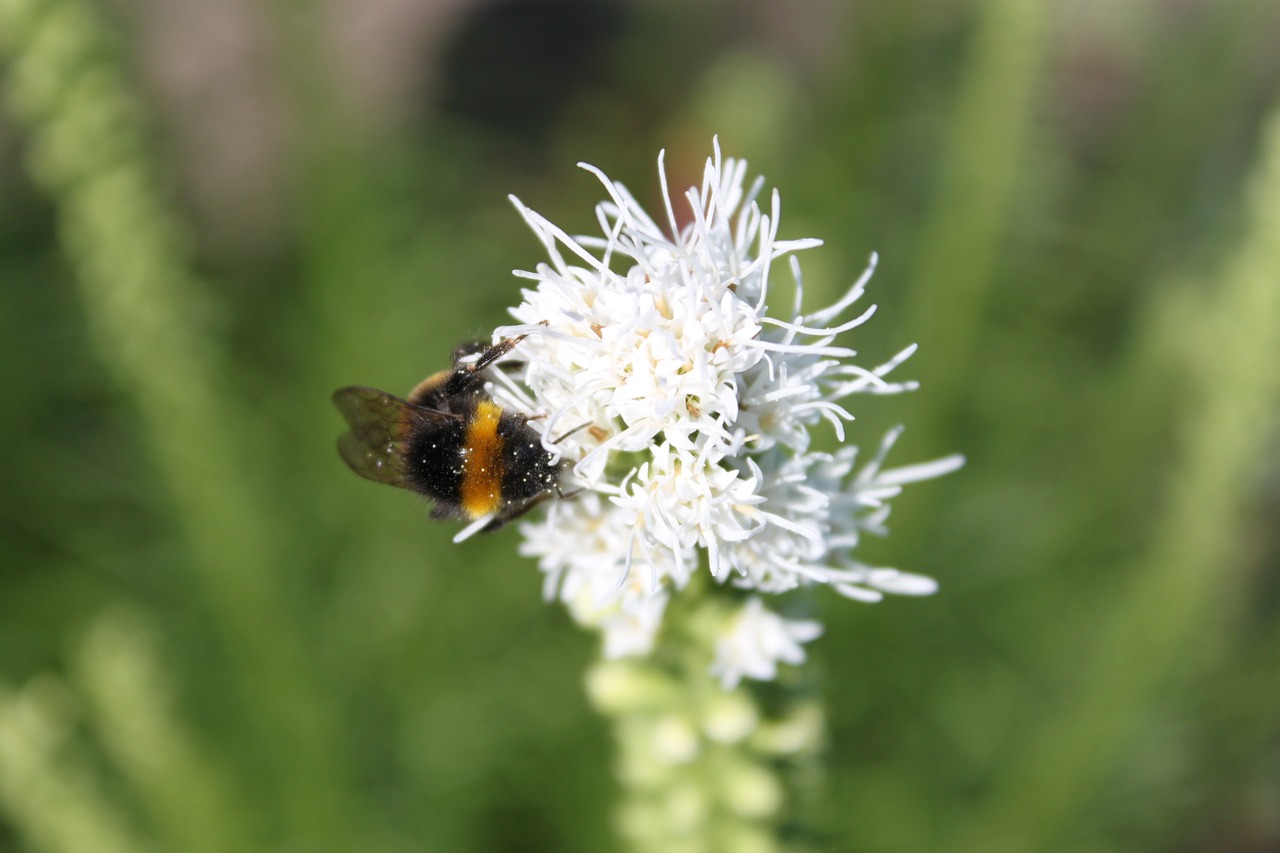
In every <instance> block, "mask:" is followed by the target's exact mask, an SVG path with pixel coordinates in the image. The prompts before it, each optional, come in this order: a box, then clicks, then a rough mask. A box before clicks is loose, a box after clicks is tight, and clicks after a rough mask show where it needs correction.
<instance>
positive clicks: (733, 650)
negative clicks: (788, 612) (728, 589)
mask: <svg viewBox="0 0 1280 853" xmlns="http://www.w3.org/2000/svg"><path fill="white" fill-rule="evenodd" d="M821 635H822V626H821V625H820V624H818V623H817V622H811V621H804V620H799V619H784V618H782V617H781V616H779V615H778V614H776V613H774V612H772V611H771V610H767V609H766V608H765V606H764V602H763V601H761V600H760V597H759V596H756V595H753V596H751V597H750V598H749V599H747V603H746V604H745V605H743V607H742V609H741V610H740V611H738V613H737V614H735V615H734V617H733V618H732V619H731V620H730V624H729V626H728V628H727V630H726V631H725V632H724V634H723V635H722V636H721V637H720V640H719V641H718V642H717V643H716V659H715V661H714V662H713V663H712V664H711V674H712V675H714V676H716V677H717V678H719V679H720V684H721V686H723V687H724V689H725V690H732V689H733V688H735V687H737V686H738V682H740V681H741V680H742V679H743V678H754V679H756V680H757V681H772V680H773V679H774V678H775V677H776V676H777V674H778V664H779V663H789V664H791V665H793V666H798V665H800V664H802V663H804V661H805V654H804V648H803V647H802V646H801V645H800V644H801V643H807V642H809V641H811V640H816V639H817V638H818V637H820V636H821Z"/></svg>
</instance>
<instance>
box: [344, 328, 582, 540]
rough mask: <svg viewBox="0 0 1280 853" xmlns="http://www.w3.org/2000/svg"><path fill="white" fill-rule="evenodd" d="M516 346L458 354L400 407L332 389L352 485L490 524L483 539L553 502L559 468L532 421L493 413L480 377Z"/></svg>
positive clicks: (372, 393) (352, 390)
mask: <svg viewBox="0 0 1280 853" xmlns="http://www.w3.org/2000/svg"><path fill="white" fill-rule="evenodd" d="M523 339H524V335H520V336H518V337H513V338H507V339H506V340H504V341H500V342H498V343H496V344H493V345H491V346H490V345H486V344H483V343H479V342H475V343H467V344H463V345H462V346H459V347H458V348H457V349H455V350H454V352H453V359H452V361H453V366H452V367H450V368H449V369H447V370H442V371H440V372H439V373H435V374H432V375H431V376H428V377H427V378H426V379H424V380H422V382H420V383H419V384H418V387H416V388H414V389H413V391H412V392H411V393H410V394H409V398H408V399H407V400H402V399H400V398H399V397H395V396H393V395H391V394H388V393H386V392H384V391H378V390H375V389H373V388H364V387H361V386H358V385H353V386H350V387H347V388H339V389H338V390H337V391H335V392H334V394H333V402H334V405H336V406H337V407H338V411H340V412H342V415H343V417H344V418H346V420H347V424H348V425H349V426H350V429H349V430H348V431H347V432H345V433H343V434H342V435H341V436H340V437H339V438H338V453H339V454H340V455H341V456H342V459H343V461H344V462H346V463H347V465H348V466H349V467H350V468H351V470H352V471H355V472H356V473H357V474H359V475H360V476H361V477H364V478H366V479H369V480H373V481H375V482H378V483H387V484H388V485H392V486H398V487H400V488H403V489H408V490H409V491H411V492H417V493H418V494H420V495H423V496H424V497H427V498H430V499H431V500H432V501H433V502H434V503H435V507H434V508H433V509H432V512H431V515H432V517H433V518H441V519H464V520H466V521H470V522H478V521H480V519H483V518H485V517H491V521H490V522H489V523H488V524H487V525H484V527H483V529H484V530H494V529H497V528H498V527H501V526H502V525H503V524H506V523H507V522H508V521H510V520H511V519H513V518H516V517H518V516H520V515H522V514H523V513H525V512H527V511H529V509H531V508H532V507H534V506H535V505H537V504H538V503H541V502H542V501H543V500H545V499H546V498H548V497H549V496H550V495H551V493H552V492H557V493H558V492H559V490H560V487H559V480H560V474H561V470H562V467H563V463H561V462H560V461H559V460H557V459H556V457H555V456H554V455H553V454H551V453H549V452H547V450H546V449H545V448H544V447H543V446H542V439H541V437H540V436H539V435H538V433H537V432H536V431H534V429H533V428H532V427H530V426H529V421H530V420H531V418H530V417H529V416H528V415H522V414H519V413H517V412H510V411H507V410H505V409H503V408H501V407H500V406H499V405H498V404H497V403H495V402H493V400H492V399H491V398H490V397H489V395H488V394H486V393H485V390H484V375H483V373H484V370H485V368H487V367H489V366H490V365H491V364H493V363H494V362H495V361H497V360H498V359H499V358H501V357H502V356H504V355H506V354H507V353H508V352H510V351H511V349H512V348H513V347H515V346H516V344H518V343H519V342H520V341H521V340H523ZM477 354H478V355H477ZM471 356H477V357H476V358H475V359H474V360H468V359H469V358H470V357H471Z"/></svg>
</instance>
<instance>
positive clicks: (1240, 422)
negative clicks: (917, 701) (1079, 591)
mask: <svg viewBox="0 0 1280 853" xmlns="http://www.w3.org/2000/svg"><path fill="white" fill-rule="evenodd" d="M1260 157H1261V159H1260V163H1259V166H1258V170H1257V173H1256V174H1255V176H1254V178H1253V181H1252V184H1251V196H1250V221H1249V226H1248V227H1249V230H1248V232H1247V234H1246V235H1245V237H1244V240H1243V241H1242V243H1241V245H1240V246H1239V247H1238V249H1237V250H1236V252H1235V253H1234V254H1233V255H1232V256H1231V258H1230V259H1229V261H1228V263H1227V264H1226V266H1225V268H1224V270H1223V273H1222V276H1221V279H1220V284H1219V285H1218V286H1217V287H1215V288H1212V289H1211V290H1208V292H1209V293H1210V294H1211V297H1212V302H1211V304H1208V305H1205V306H1199V305H1191V306H1185V308H1186V310H1181V311H1166V312H1164V313H1163V314H1161V315H1160V318H1159V319H1160V320H1161V321H1162V322H1161V325H1160V326H1159V327H1158V328H1157V330H1156V336H1155V338H1154V340H1155V344H1156V346H1159V347H1162V348H1163V349H1164V350H1165V352H1171V353H1174V355H1175V357H1176V358H1178V359H1180V360H1181V361H1183V362H1185V363H1187V364H1189V369H1188V373H1189V375H1188V377H1187V380H1186V384H1185V397H1186V399H1187V400H1188V403H1189V405H1188V408H1187V410H1186V415H1185V421H1184V423H1183V424H1182V428H1181V430H1180V444H1181V448H1182V449H1181V453H1180V456H1179V457H1178V458H1177V459H1176V461H1175V463H1174V467H1173V468H1172V473H1171V476H1170V479H1169V484H1168V495H1169V500H1168V504H1167V506H1166V507H1165V509H1164V513H1163V516H1162V518H1161V520H1160V521H1159V522H1158V523H1157V524H1156V526H1155V528H1154V530H1153V539H1152V543H1151V545H1150V546H1149V548H1148V549H1147V553H1146V555H1145V557H1143V558H1141V559H1140V560H1138V562H1137V564H1136V565H1135V566H1133V567H1132V568H1131V570H1130V572H1129V573H1128V574H1129V578H1128V588H1127V589H1126V590H1124V591H1123V592H1122V593H1121V594H1117V595H1116V596H1114V597H1113V598H1112V599H1111V608H1110V610H1109V611H1108V612H1107V613H1105V614H1103V615H1102V616H1101V617H1100V619H1099V624H1100V626H1101V628H1100V629H1099V631H1098V632H1097V641H1096V645H1095V647H1094V648H1093V650H1092V656H1091V659H1090V661H1089V662H1088V664H1087V665H1086V666H1084V667H1083V668H1082V671H1084V672H1087V673H1088V677H1087V679H1085V680H1084V681H1083V682H1082V683H1081V684H1080V685H1079V689H1078V690H1076V691H1074V692H1072V693H1071V694H1069V698H1068V700H1067V701H1065V702H1064V703H1063V704H1062V705H1060V706H1059V707H1058V709H1057V710H1056V712H1055V713H1053V714H1051V715H1050V716H1048V717H1047V718H1046V719H1044V722H1043V724H1042V725H1041V726H1040V727H1039V729H1038V731H1037V732H1036V733H1035V734H1034V735H1033V736H1032V738H1031V740H1030V742H1029V743H1028V744H1027V745H1026V746H1025V748H1024V749H1023V751H1022V752H1021V755H1020V756H1019V757H1017V758H1015V759H1012V760H1011V761H1010V762H1009V764H1008V769H1007V770H1006V771H1004V772H1003V773H1002V775H1001V777H1000V778H999V779H998V780H996V782H995V783H994V790H993V791H992V792H991V794H990V796H989V798H988V800H987V801H986V803H985V805H984V806H983V807H982V808H980V809H978V810H977V811H976V812H975V813H974V814H973V816H972V818H971V820H970V822H969V823H968V824H967V825H966V826H965V827H964V828H963V831H962V832H961V833H960V834H958V836H956V837H954V838H952V839H948V843H947V847H948V849H953V850H958V851H967V850H973V851H978V850H981V851H984V853H986V851H1000V850H1009V851H1020V850H1045V849H1049V847H1050V846H1051V845H1052V843H1053V842H1054V841H1055V840H1056V839H1057V838H1058V837H1059V835H1060V834H1061V833H1062V831H1063V828H1064V827H1065V826H1066V825H1067V824H1068V823H1069V822H1070V821H1071V820H1072V818H1073V816H1075V815H1076V814H1078V813H1079V812H1080V810H1081V809H1082V808H1083V807H1084V805H1085V804H1086V802H1087V800H1088V798H1089V797H1090V796H1092V795H1094V793H1095V792H1096V790H1097V786H1098V784H1099V783H1100V782H1101V780H1102V779H1103V778H1104V776H1105V774H1106V773H1107V771H1108V769H1109V768H1111V767H1112V766H1113V764H1114V763H1115V762H1116V760H1117V755H1119V754H1120V753H1121V752H1122V751H1123V748H1124V744H1125V742H1126V740H1127V739H1128V738H1130V737H1131V736H1132V735H1133V733H1134V732H1135V731H1136V730H1137V729H1138V727H1139V726H1140V724H1141V723H1142V721H1143V717H1144V707H1145V706H1146V705H1147V704H1148V703H1149V702H1150V701H1151V700H1152V699H1153V698H1154V697H1155V696H1156V694H1157V693H1158V692H1159V689H1160V686H1161V683H1162V681H1163V680H1164V679H1165V678H1167V677H1168V676H1170V675H1171V674H1172V673H1173V671H1174V670H1175V668H1176V666H1177V665H1178V662H1179V661H1180V660H1182V659H1183V658H1184V655H1185V653H1186V651H1187V648H1188V646H1189V645H1190V644H1191V643H1192V641H1193V640H1194V638H1195V637H1196V636H1197V635H1198V634H1199V633H1201V632H1202V631H1203V630H1204V629H1205V627H1206V625H1207V623H1210V622H1211V618H1212V614H1213V613H1215V612H1217V611H1219V610H1221V609H1222V608H1224V607H1226V606H1228V605H1229V600H1230V596H1231V591H1232V589H1233V584H1232V581H1233V578H1232V577H1231V575H1230V570H1231V568H1232V567H1238V566H1239V565H1240V560H1241V558H1242V555H1241V553H1240V549H1241V538H1242V533H1243V530H1244V526H1243V524H1242V520H1241V519H1242V514H1241V509H1242V506H1243V505H1244V504H1245V503H1246V501H1247V500H1248V498H1249V496H1250V495H1251V493H1252V492H1253V491H1254V489H1255V488H1256V483H1255V482H1254V477H1255V476H1256V472H1257V471H1258V470H1259V467H1260V466H1259V459H1261V458H1263V456H1264V454H1265V453H1266V452H1267V451H1268V449H1269V448H1271V449H1273V448H1274V438H1275V432H1274V430H1275V425H1276V416H1277V412H1280V334H1277V329H1280V286H1278V285H1277V282H1278V281H1280V279H1278V276H1280V111H1278V112H1276V113H1275V115H1274V116H1273V117H1272V120H1271V122H1270V125H1269V128H1268V130H1267V133H1266V136H1265V139H1264V141H1263V145H1262V148H1261V154H1260ZM1193 359H1194V360H1193ZM997 841H999V843H997Z"/></svg>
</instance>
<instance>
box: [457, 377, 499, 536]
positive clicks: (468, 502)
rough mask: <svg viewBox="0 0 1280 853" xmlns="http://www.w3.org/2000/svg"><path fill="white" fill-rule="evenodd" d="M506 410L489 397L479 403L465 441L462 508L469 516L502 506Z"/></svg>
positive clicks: (495, 509)
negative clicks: (501, 426) (500, 426)
mask: <svg viewBox="0 0 1280 853" xmlns="http://www.w3.org/2000/svg"><path fill="white" fill-rule="evenodd" d="M501 418H502V409H500V408H499V407H498V406H496V405H494V404H493V403H490V402H489V401H487V400H481V401H480V402H479V403H478V404H477V405H476V411H475V414H474V415H473V416H472V418H471V420H470V421H469V422H468V423H467V437H466V440H465V442H464V444H463V460H462V489H461V491H462V511H463V512H465V513H466V514H467V517H468V518H473V519H474V518H479V517H480V516H482V515H487V514H489V513H491V512H496V511H497V510H498V509H499V508H500V507H501V506H502V438H501V437H500V436H499V435H498V421H499V420H501Z"/></svg>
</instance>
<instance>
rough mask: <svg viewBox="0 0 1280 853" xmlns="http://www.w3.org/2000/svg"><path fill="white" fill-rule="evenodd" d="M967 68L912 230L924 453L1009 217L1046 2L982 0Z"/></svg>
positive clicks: (952, 385)
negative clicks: (933, 181) (926, 200)
mask: <svg viewBox="0 0 1280 853" xmlns="http://www.w3.org/2000/svg"><path fill="white" fill-rule="evenodd" d="M981 6H982V8H981V10H980V11H981V14H980V16H979V17H980V20H979V24H978V31H977V33H976V34H975V35H974V41H973V46H972V52H971V55H970V58H969V66H968V69H967V70H966V72H965V74H964V78H963V81H962V82H961V85H960V92H959V96H958V102H957V103H956V106H955V112H954V114H953V116H952V118H951V124H950V126H949V127H948V128H947V129H946V135H945V139H946V140H947V144H946V146H945V149H944V150H943V153H942V163H941V167H940V170H939V186H938V191H937V196H936V198H935V199H934V202H933V207H932V210H931V211H930V213H929V218H928V220H927V222H926V224H925V226H924V230H923V233H922V235H921V237H920V246H919V249H918V250H917V251H916V256H915V264H914V268H913V269H912V271H911V276H910V279H909V284H910V286H909V288H908V298H909V299H910V303H909V305H908V307H907V311H906V320H905V323H904V326H903V328H905V329H908V330H910V332H909V334H910V335H911V337H912V338H914V339H915V340H917V341H919V343H920V346H921V349H922V352H921V355H920V356H919V357H918V358H917V359H915V360H913V361H912V367H913V369H914V372H915V375H916V377H917V378H918V379H919V380H920V381H921V383H922V384H924V385H926V386H927V387H926V394H924V395H921V397H919V398H918V399H917V400H916V402H915V405H916V406H917V407H919V406H927V407H928V411H927V415H928V416H927V417H910V418H906V419H905V420H906V421H907V422H908V423H910V424H912V428H911V430H910V432H909V433H908V437H909V438H910V440H911V441H912V443H913V444H915V445H916V446H918V447H922V448H924V449H925V451H926V452H931V451H934V450H937V449H939V448H938V444H939V440H938V436H939V435H940V434H941V433H943V432H944V430H945V426H946V421H947V420H949V417H950V413H951V411H952V409H953V407H954V406H955V404H956V402H957V400H959V398H960V396H961V394H962V389H963V388H964V387H965V383H964V380H963V377H964V376H965V375H966V373H968V371H969V370H970V365H971V363H972V361H973V359H974V355H975V353H974V349H975V344H976V341H975V337H976V333H977V328H978V325H979V323H980V322H981V319H982V315H983V313H984V312H985V310H986V303H987V294H988V290H989V287H990V282H991V277H992V271H993V268H994V259H995V257H996V254H997V246H998V245H999V244H1000V241H1001V240H1002V239H1003V237H1004V229H1005V226H1006V223H1007V221H1008V219H1009V213H1010V206H1011V201H1012V198H1013V189H1014V184H1015V178H1016V176H1017V172H1018V165H1019V163H1020V162H1021V157H1022V152H1023V146H1024V141H1025V138H1026V136H1027V130H1028V127H1029V125H1030V122H1031V118H1032V116H1033V107H1034V105H1035V95H1036V91H1037V87H1038V84H1039V82H1040V79H1041V77H1042V74H1041V69H1040V66H1041V63H1042V61H1043V52H1044V48H1043V44H1044V40H1045V32H1046V29H1047V24H1048V19H1049V17H1050V13H1051V11H1052V6H1051V5H1050V4H1048V3H1037V2H1026V0H988V2H986V3H983V4H981Z"/></svg>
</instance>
